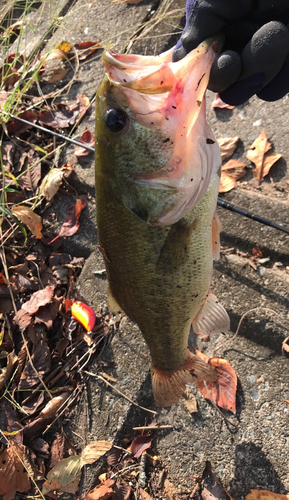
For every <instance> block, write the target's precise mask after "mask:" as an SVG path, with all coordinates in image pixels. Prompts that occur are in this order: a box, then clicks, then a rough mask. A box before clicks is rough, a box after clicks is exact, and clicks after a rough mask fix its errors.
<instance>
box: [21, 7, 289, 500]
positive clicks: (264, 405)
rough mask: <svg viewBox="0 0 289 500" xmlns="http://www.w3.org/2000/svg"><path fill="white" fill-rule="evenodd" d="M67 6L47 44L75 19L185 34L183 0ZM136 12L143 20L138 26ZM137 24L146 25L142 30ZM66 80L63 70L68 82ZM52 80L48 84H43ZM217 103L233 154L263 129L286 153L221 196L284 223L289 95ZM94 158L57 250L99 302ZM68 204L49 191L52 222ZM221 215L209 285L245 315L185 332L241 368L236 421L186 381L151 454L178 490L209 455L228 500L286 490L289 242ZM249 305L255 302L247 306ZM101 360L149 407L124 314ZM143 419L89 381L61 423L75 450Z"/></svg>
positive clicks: (144, 39) (89, 74)
mask: <svg viewBox="0 0 289 500" xmlns="http://www.w3.org/2000/svg"><path fill="white" fill-rule="evenodd" d="M44 4H45V2H44V3H43V5H44ZM62 4H63V5H62ZM62 4H61V12H62V14H63V21H61V22H60V24H59V27H58V29H56V30H55V31H54V32H53V33H51V36H50V37H49V39H48V41H47V46H53V45H55V44H56V43H59V41H61V39H62V37H63V33H67V25H71V29H69V30H68V35H67V38H68V39H69V41H70V42H71V43H72V42H73V43H76V42H80V41H85V40H91V39H92V40H98V39H99V40H105V41H106V43H107V45H109V46H112V47H113V48H115V49H116V50H122V49H123V48H124V47H129V51H130V52H136V53H159V52H161V51H163V50H165V49H166V48H168V47H169V46H172V45H173V44H174V43H175V41H176V34H175V35H173V34H172V33H179V32H180V24H181V23H182V22H183V20H184V8H185V1H183V0H178V1H169V0H166V1H160V2H159V1H149V0H144V1H143V2H142V3H141V4H139V5H125V4H124V3H112V1H111V0H98V1H97V2H91V3H90V4H87V3H86V2H85V7H84V2H83V0H78V1H76V2H64V1H63V2H62ZM43 12H44V13H45V9H44V11H43ZM43 15H44V17H45V14H43ZM34 16H37V11H36V14H34ZM143 21H145V22H146V24H145V25H144V26H143V25H142V23H143ZM31 22H33V20H32V21H31ZM140 26H142V29H141V30H138V28H139V27H140ZM45 29H46V28H45ZM102 74H103V70H102V62H101V56H100V54H99V55H98V56H97V57H96V58H93V59H92V60H89V61H88V62H84V63H83V64H82V65H81V66H80V68H79V72H78V75H77V77H76V78H75V80H74V81H73V84H72V86H71V88H70V91H69V93H68V95H67V96H66V101H67V102H68V103H69V102H73V101H75V97H76V95H77V94H79V93H83V94H85V95H87V96H88V97H92V96H93V95H94V93H95V92H96V89H97V86H98V84H99V83H100V81H101V79H102ZM69 78H71V75H70V74H68V76H67V81H68V80H69ZM64 83H65V82H64ZM52 87H53V85H51V84H49V85H47V89H46V90H45V92H49V91H50V90H51V88H52ZM212 100H213V95H212V94H211V93H209V95H208V113H207V115H208V121H209V123H210V125H211V127H212V130H213V132H214V134H215V136H216V138H217V139H218V138H221V137H233V136H236V135H238V136H239V137H240V141H239V146H238V148H237V150H236V152H235V153H234V155H233V158H236V159H238V160H240V161H244V162H246V163H248V164H250V162H249V161H248V160H247V159H246V155H245V152H246V150H247V149H248V146H249V145H250V144H251V143H252V142H253V140H254V139H255V138H256V137H257V135H258V134H259V133H260V131H261V130H262V129H265V131H266V133H267V136H268V138H269V139H270V141H271V142H272V143H273V146H274V149H275V151H276V152H278V153H282V159H281V160H279V161H278V163H276V165H275V166H274V167H273V168H272V170H271V174H270V176H268V178H267V179H266V180H265V181H263V182H262V183H261V185H260V186H258V185H257V183H256V181H255V179H254V178H253V175H252V171H251V169H248V173H247V175H246V177H244V178H243V179H242V181H241V182H239V183H238V187H237V188H236V189H234V190H233V191H231V192H230V193H227V194H226V195H224V196H223V198H224V199H225V200H227V201H229V202H231V203H234V204H235V205H238V206H241V207H243V208H246V209H247V210H249V211H251V212H253V213H256V214H259V215H262V216H264V217H266V218H268V219H271V220H273V221H275V222H278V223H279V224H284V225H286V226H287V227H288V226H289V213H288V206H289V198H288V193H289V184H288V182H286V181H288V179H289V175H288V161H289V139H288V123H289V96H286V97H284V98H283V99H282V100H280V101H278V102H276V103H265V102H263V101H260V100H258V99H257V98H253V99H251V100H250V101H249V102H247V103H245V104H244V105H242V106H238V107H236V108H235V109H233V110H227V109H223V110H221V109H219V110H215V109H211V107H210V106H211V102H212ZM62 102H63V99H62ZM85 127H87V128H88V129H89V130H90V131H91V132H93V129H94V111H93V110H92V112H91V114H90V116H88V117H87V118H85V119H84V120H83V122H82V123H81V125H80V127H79V129H78V131H77V134H79V135H81V134H82V132H83V130H84V128H85ZM65 155H66V156H65V159H66V160H67V161H69V159H70V158H71V155H72V148H70V147H69V146H68V147H67V149H66V153H65ZM93 162H94V159H93V155H92V154H90V155H89V156H87V157H85V158H83V159H80V161H79V163H78V164H77V165H76V170H75V174H74V177H72V181H71V180H70V181H71V182H72V184H73V185H74V187H75V189H77V192H78V193H79V195H82V194H85V195H86V196H87V198H88V208H87V209H86V213H85V214H84V217H83V219H82V224H81V227H80V230H79V232H78V233H77V234H76V235H75V236H73V237H71V238H68V239H67V240H66V241H65V242H64V247H65V248H66V249H67V250H68V251H69V252H70V253H71V254H72V255H76V256H85V257H86V258H87V261H86V264H85V266H84V269H83V271H82V273H81V276H80V278H79V281H78V291H79V295H80V297H82V298H83V300H85V301H86V302H88V303H89V304H90V305H92V306H93V307H94V308H98V307H99V305H100V304H101V303H104V304H105V303H106V301H107V281H106V277H105V274H96V273H95V271H99V270H101V269H103V267H104V265H103V261H102V257H101V255H100V253H99V251H98V250H97V249H96V246H97V228H96V224H95V202H94V163H93ZM70 205H71V199H70V198H69V196H65V195H64V194H62V195H57V196H56V201H55V203H54V205H53V211H54V212H56V214H57V219H56V220H57V222H56V226H57V225H58V226H59V227H60V226H61V224H62V222H63V220H64V216H65V215H64V214H65V213H66V211H67V210H66V209H67V208H68V207H69V206H70ZM219 215H220V218H221V221H222V226H223V231H222V233H221V243H222V252H221V258H220V260H219V261H218V262H216V264H215V272H214V278H213V290H214V293H215V294H216V295H217V297H218V299H219V300H220V301H221V302H222V304H223V305H224V306H225V308H226V309H227V311H228V313H229V316H230V319H231V330H232V332H235V331H236V328H237V326H238V323H239V321H240V319H241V318H242V316H243V315H244V314H245V313H246V316H245V317H244V319H243V321H242V324H241V327H240V330H239V332H238V335H237V337H236V338H234V339H233V340H232V336H233V333H230V334H228V335H226V336H224V335H221V336H216V337H214V338H212V339H211V340H210V341H209V342H204V341H202V340H200V339H199V338H198V337H196V336H192V338H191V339H190V342H191V344H192V345H193V346H194V347H198V348H199V349H200V350H201V351H203V352H205V353H207V354H209V355H210V356H212V355H215V356H216V355H219V356H222V357H225V358H226V359H227V360H228V361H229V362H230V363H231V365H232V366H233V368H234V369H235V371H236V373H237V375H238V390H237V414H236V416H235V417H232V416H231V414H229V413H228V414H227V413H226V415H227V416H228V417H229V418H230V419H231V420H232V421H233V423H234V424H236V427H233V428H230V426H228V425H227V424H226V422H225V421H224V420H223V419H222V418H221V416H220V415H219V413H217V411H216V410H215V408H214V407H213V406H212V404H211V403H210V402H208V401H207V400H205V399H204V398H203V397H202V396H201V394H200V393H199V392H198V391H197V389H196V388H195V387H192V391H193V392H194V393H195V395H196V399H197V403H198V412H197V413H194V414H190V413H189V412H188V410H187V409H186V407H185V406H184V405H183V403H182V402H180V403H178V404H177V405H174V406H172V407H171V408H170V409H165V410H160V411H159V410H158V414H157V417H156V419H157V422H158V423H159V424H161V425H171V428H170V429H168V430H164V431H159V433H158V434H157V436H156V438H155V440H154V444H153V453H154V454H155V455H158V457H159V459H160V462H161V464H162V467H164V468H166V469H167V473H168V477H169V479H170V480H171V481H172V482H173V483H174V484H175V485H177V486H178V487H179V490H180V492H181V491H183V490H184V489H185V490H186V491H187V490H192V489H193V486H194V481H193V474H196V473H197V474H201V473H202V471H203V469H204V467H205V462H206V460H210V461H211V462H212V466H213V469H214V470H215V472H216V473H217V474H218V476H219V478H220V479H221V480H222V482H223V484H224V486H225V487H226V489H227V491H228V492H229V494H230V495H232V496H233V497H234V498H241V497H243V496H244V495H245V494H246V493H248V491H249V490H250V489H251V488H260V489H269V490H271V491H274V492H276V493H286V492H288V490H289V470H288V451H289V425H288V422H289V419H288V414H289V405H288V400H289V364H288V359H285V358H284V357H283V356H282V350H281V346H282V341H283V339H284V338H285V337H286V336H287V335H288V325H289V312H288V311H289V310H288V305H289V267H288V266H289V250H288V242H289V239H288V236H287V235H286V234H285V233H282V232H279V231H277V230H274V229H271V228H269V227H266V226H264V225H261V224H258V223H257V222H255V221H252V220H248V219H245V218H243V217H241V216H240V215H237V214H233V213H231V212H228V211H226V210H224V209H219ZM254 247H259V248H260V249H261V250H262V253H263V257H264V258H266V257H268V258H269V260H268V261H267V262H264V263H257V267H256V269H254V268H253V267H252V266H251V265H250V262H249V258H248V257H249V256H251V255H252V249H253V248H254ZM256 308H258V309H257V310H256ZM252 309H254V311H252V312H250V311H251V310H252ZM98 363H99V369H100V371H102V372H105V373H106V374H108V375H111V376H113V377H114V378H116V379H117V382H116V384H115V387H116V388H117V389H119V390H120V391H121V392H122V393H124V394H125V395H127V396H129V398H130V399H132V400H133V401H135V402H136V403H137V404H138V405H141V406H143V407H145V408H148V409H153V410H156V408H155V406H154V402H153V397H152V390H151V381H150V372H149V365H150V363H149V358H148V349H147V347H146V345H145V343H144V341H143V339H142V337H141V334H140V332H139V330H138V328H137V326H136V325H135V324H133V323H132V322H130V321H129V320H128V319H127V318H126V317H124V318H123V319H122V320H121V323H120V328H119V330H118V331H117V332H116V334H115V336H114V339H113V341H112V343H111V346H110V347H109V348H108V350H107V351H106V352H105V354H104V357H103V358H102V359H100V360H99V361H98ZM93 369H94V367H91V370H92V371H93ZM285 400H287V402H286V401H285ZM150 419H151V415H150V413H148V412H147V411H145V410H141V409H140V408H139V407H137V406H136V405H133V404H131V403H130V402H129V401H128V400H127V399H125V398H123V397H121V396H120V395H119V394H117V393H116V392H114V391H113V390H112V389H111V388H109V387H107V386H106V385H105V384H104V383H101V382H98V381H96V380H95V379H93V378H91V380H90V382H89V385H88V387H87V391H85V392H84V393H83V398H82V400H81V402H80V404H79V405H78V406H77V407H75V409H74V414H73V418H72V420H71V422H70V423H69V424H67V425H66V431H67V433H68V434H69V435H70V436H71V438H72V439H73V441H74V442H75V443H76V445H77V446H78V447H79V448H80V449H82V448H83V447H84V445H85V444H86V443H88V442H90V441H92V440H95V439H108V440H112V441H113V442H114V443H115V444H118V445H120V446H122V445H124V443H125V441H124V440H125V439H127V438H130V437H134V436H135V435H136V433H135V431H133V427H135V426H143V425H146V423H147V422H148V421H150ZM101 466H102V462H101V461H99V463H98V464H97V465H93V466H87V468H86V470H85V473H84V478H83V485H82V487H83V489H84V490H85V491H88V490H89V489H90V488H91V487H93V486H94V485H95V484H96V481H97V477H98V474H99V472H100V471H101ZM164 498H166V497H164Z"/></svg>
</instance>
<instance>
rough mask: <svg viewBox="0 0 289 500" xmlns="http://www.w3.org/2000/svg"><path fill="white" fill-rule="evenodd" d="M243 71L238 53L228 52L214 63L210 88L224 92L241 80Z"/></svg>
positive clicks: (223, 53) (222, 54)
mask: <svg viewBox="0 0 289 500" xmlns="http://www.w3.org/2000/svg"><path fill="white" fill-rule="evenodd" d="M241 71H242V64H241V58H240V56H239V54H237V52H234V51H232V50H227V51H225V52H222V53H221V54H220V56H219V57H218V58H217V59H216V61H214V63H213V65H212V69H211V73H210V81H209V85H208V88H209V89H210V90H212V91H213V92H222V91H224V90H225V89H226V88H228V87H229V86H230V85H232V84H233V83H234V82H236V80H237V79H238V78H239V76H240V73H241Z"/></svg>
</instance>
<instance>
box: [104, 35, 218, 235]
mask: <svg viewBox="0 0 289 500" xmlns="http://www.w3.org/2000/svg"><path fill="white" fill-rule="evenodd" d="M219 51H220V43H219V41H217V40H216V39H208V40H206V41H205V42H203V43H202V44H200V45H199V46H198V47H197V48H196V49H195V50H194V51H192V52H191V53H189V54H188V55H187V56H186V57H184V58H183V59H181V60H180V61H177V62H172V54H173V49H171V50H169V51H167V52H164V53H163V54H161V55H159V56H139V55H128V54H117V53H115V52H113V51H106V52H105V54H104V65H105V73H106V76H107V78H108V80H109V82H110V84H111V86H112V87H113V88H114V89H117V91H118V93H119V94H118V95H120V96H121V101H122V102H121V105H122V107H123V108H124V109H126V110H129V116H130V119H131V120H134V122H135V124H136V125H138V126H139V127H146V128H147V129H153V130H158V131H161V133H162V146H161V147H162V151H163V152H164V153H163V155H162V154H160V157H161V158H160V168H157V169H155V170H154V169H153V166H152V167H150V168H149V169H148V171H142V170H140V169H139V168H138V169H135V171H133V170H132V171H130V173H129V183H128V185H129V187H128V188H127V191H128V190H129V192H127V193H125V190H122V193H121V196H122V198H123V201H124V204H125V205H126V206H127V207H128V208H129V209H130V210H131V211H132V212H134V213H136V214H137V215H138V216H139V217H140V218H143V219H144V220H145V222H148V223H150V224H153V225H161V226H163V225H170V224H174V223H176V222H177V221H178V220H180V219H181V218H182V217H184V216H185V215H187V214H188V213H189V212H190V210H192V208H194V207H195V206H196V205H197V204H198V202H199V201H200V200H201V199H202V197H203V196H204V194H205V193H206V191H207V189H208V187H209V185H210V183H211V181H212V179H213V178H214V177H215V175H216V173H217V172H218V170H219V168H220V166H221V157H220V152H219V147H218V144H217V143H216V141H215V138H214V136H213V134H212V132H211V130H210V128H209V126H208V124H207V121H206V108H205V92H206V88H207V85H208V81H209V75H210V69H211V65H212V63H213V62H214V60H215V58H216V56H217V55H218V54H219ZM158 193H160V196H158ZM136 200H137V201H136ZM135 205H141V207H139V206H138V207H136V206H135ZM141 214H145V215H143V216H142V215H141Z"/></svg>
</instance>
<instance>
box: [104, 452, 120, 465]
mask: <svg viewBox="0 0 289 500" xmlns="http://www.w3.org/2000/svg"><path fill="white" fill-rule="evenodd" d="M121 454H122V450H120V449H119V448H112V449H111V450H110V451H109V452H108V454H107V459H106V461H107V463H108V465H110V466H111V467H115V466H116V465H117V464H118V461H119V459H120V457H121Z"/></svg>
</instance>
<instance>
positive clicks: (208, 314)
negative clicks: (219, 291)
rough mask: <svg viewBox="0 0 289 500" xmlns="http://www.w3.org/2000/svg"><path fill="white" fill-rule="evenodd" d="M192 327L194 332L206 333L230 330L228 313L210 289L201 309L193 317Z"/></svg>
mask: <svg viewBox="0 0 289 500" xmlns="http://www.w3.org/2000/svg"><path fill="white" fill-rule="evenodd" d="M193 329H194V331H195V332H202V333H207V334H214V333H221V332H224V333H226V332H228V331H229V330H230V318H229V316H228V313H227V311H226V309H225V308H224V307H223V306H222V304H220V302H219V301H218V299H217V297H216V295H214V294H213V292H211V291H210V290H209V292H208V294H207V296H206V298H205V301H204V303H203V305H202V307H201V309H200V310H199V312H198V314H197V315H196V316H195V317H194V319H193Z"/></svg>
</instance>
